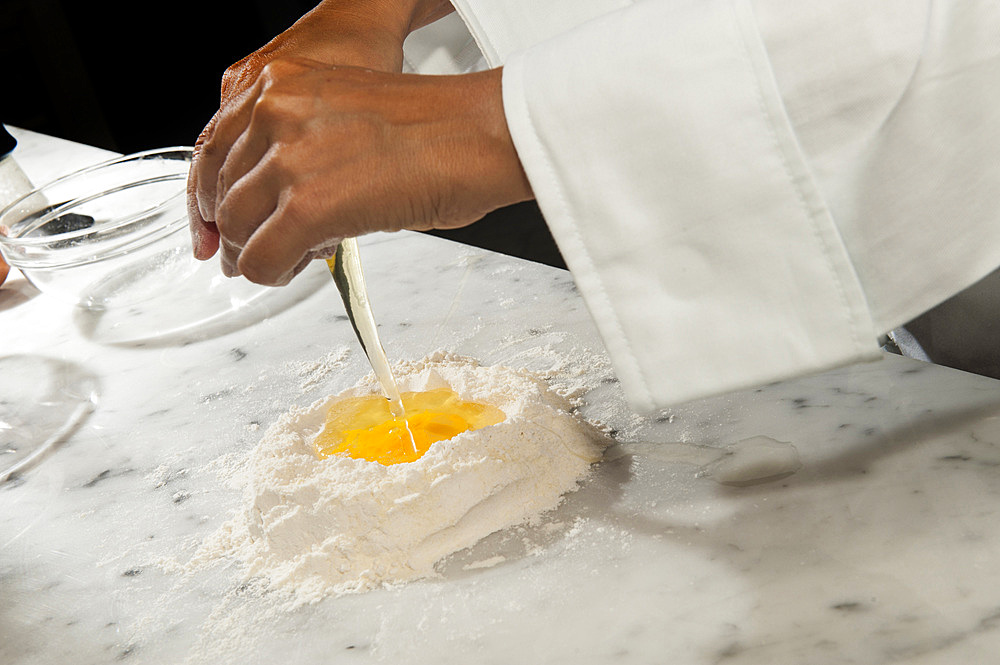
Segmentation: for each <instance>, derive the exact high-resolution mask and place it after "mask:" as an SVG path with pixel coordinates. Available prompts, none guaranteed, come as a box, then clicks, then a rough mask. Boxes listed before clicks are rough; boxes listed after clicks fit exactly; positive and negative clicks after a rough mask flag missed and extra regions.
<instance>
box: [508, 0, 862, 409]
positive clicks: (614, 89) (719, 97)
mask: <svg viewBox="0 0 1000 665" xmlns="http://www.w3.org/2000/svg"><path fill="white" fill-rule="evenodd" d="M503 94H504V104H505V112H506V114H507V120H508V124H509V126H510V130H511V134H512V136H513V138H514V142H515V145H516V147H517V150H518V153H519V156H520V158H521V161H522V163H523V164H524V168H525V171H526V172H527V174H528V177H529V179H530V181H531V184H532V187H533V188H534V191H535V194H536V197H537V198H538V202H539V205H540V207H541V209H542V211H543V213H544V215H545V218H546V220H547V222H548V223H549V226H550V228H551V230H552V233H553V235H554V237H555V238H556V241H557V243H558V244H559V248H560V250H561V252H562V253H563V256H564V257H565V259H566V262H567V264H568V265H569V267H570V269H571V270H572V272H573V274H574V277H575V279H576V281H577V285H578V286H579V288H580V291H581V293H582V294H583V296H584V298H585V300H586V302H587V305H588V307H589V308H590V311H591V314H592V315H593V317H594V319H595V321H596V323H597V326H598V328H599V330H600V332H601V335H602V337H603V339H604V341H605V343H606V345H607V348H608V351H609V354H610V355H611V358H612V361H613V362H614V364H615V367H616V370H617V371H618V374H619V377H620V379H621V381H622V384H623V386H624V388H625V392H626V395H627V397H628V399H629V402H630V404H631V406H632V407H633V408H635V409H637V410H640V411H648V410H651V409H655V408H661V407H664V406H667V405H670V404H676V403H679V402H683V401H687V400H690V399H695V398H699V397H704V396H707V395H711V394H716V393H721V392H726V391H729V390H734V389H738V388H744V387H749V386H754V385H760V384H762V383H766V382H771V381H775V380H780V379H783V378H788V377H791V376H795V375H801V374H805V373H810V372H818V371H822V370H826V369H829V368H832V367H836V366H839V365H843V364H847V363H851V362H855V361H858V360H866V359H873V358H877V357H878V350H877V344H876V341H875V337H876V336H875V331H874V327H873V324H872V320H871V315H870V313H869V311H868V306H867V303H866V301H865V297H864V294H863V291H862V288H861V285H860V283H859V280H858V277H857V274H856V273H855V270H854V267H853V265H852V262H851V260H850V256H849V255H848V252H847V250H846V248H845V246H844V243H843V240H842V238H841V236H840V233H839V231H838V229H837V227H836V225H835V224H834V222H833V219H832V218H831V215H830V214H829V211H828V210H827V207H826V204H825V203H824V201H823V199H822V197H821V196H820V194H819V191H818V189H817V187H816V184H815V182H814V180H813V177H812V174H811V173H810V171H809V168H808V166H807V164H806V161H805V159H804V157H803V155H802V151H801V149H800V147H799V146H798V144H797V141H796V138H795V134H794V132H793V130H792V127H791V125H790V123H789V121H788V118H787V116H786V114H785V112H784V108H783V105H782V101H781V97H780V95H779V93H778V90H777V87H776V85H775V83H774V79H773V76H772V74H771V70H770V64H769V62H768V58H767V54H766V51H765V49H764V46H763V44H762V42H761V39H760V36H759V34H758V31H757V28H756V25H755V22H754V19H753V15H752V11H751V9H750V7H749V5H748V4H747V3H746V2H741V1H739V0H735V1H734V0H710V1H706V2H700V3H684V4H683V5H680V6H678V4H677V3H648V2H647V3H637V4H635V5H633V6H631V7H629V8H628V9H625V10H622V11H618V12H614V13H612V14H608V15H605V16H603V17H601V18H599V19H596V20H593V21H590V22H588V23H586V24H584V25H582V26H580V27H578V28H576V29H574V30H572V31H570V32H567V33H564V34H562V35H559V36H557V37H555V38H553V39H550V40H547V41H545V42H543V43H540V44H537V45H535V46H533V47H531V48H529V49H526V50H524V51H520V52H518V53H514V54H512V55H511V56H510V57H509V58H508V59H507V62H506V65H505V69H504V89H503Z"/></svg>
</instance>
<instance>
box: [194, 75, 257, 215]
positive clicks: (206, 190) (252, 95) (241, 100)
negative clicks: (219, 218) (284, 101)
mask: <svg viewBox="0 0 1000 665" xmlns="http://www.w3.org/2000/svg"><path fill="white" fill-rule="evenodd" d="M260 88H261V82H260V80H259V79H258V81H257V83H255V84H254V86H253V87H252V88H250V89H249V90H248V91H246V92H245V93H243V94H241V95H239V96H238V97H237V98H236V99H235V100H234V101H233V102H231V103H229V104H226V105H225V106H223V107H222V108H221V109H219V112H218V113H217V114H216V115H215V117H214V118H213V121H212V122H210V123H209V125H208V126H207V127H206V128H205V131H204V141H203V142H202V146H201V150H200V151H198V153H197V155H196V156H195V159H194V161H193V162H192V165H191V169H192V171H194V181H195V182H194V184H195V197H196V200H197V203H198V213H199V214H200V215H201V218H202V219H203V220H205V221H209V222H214V221H216V219H215V216H216V213H215V208H216V205H217V203H218V200H219V196H218V183H219V172H220V171H221V170H222V167H223V165H224V164H225V163H226V159H227V157H228V156H229V152H230V150H231V149H232V147H233V145H234V144H235V143H236V142H237V140H239V138H240V136H241V135H242V134H243V133H244V132H245V131H246V130H247V127H248V126H249V124H250V119H251V117H252V116H253V109H254V104H255V102H256V100H257V97H258V94H259V91H260Z"/></svg>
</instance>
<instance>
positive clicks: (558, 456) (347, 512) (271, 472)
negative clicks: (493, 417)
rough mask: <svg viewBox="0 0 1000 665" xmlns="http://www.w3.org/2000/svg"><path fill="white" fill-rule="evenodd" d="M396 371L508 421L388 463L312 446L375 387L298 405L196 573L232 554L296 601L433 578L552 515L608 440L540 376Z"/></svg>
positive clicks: (441, 364)
mask: <svg viewBox="0 0 1000 665" xmlns="http://www.w3.org/2000/svg"><path fill="white" fill-rule="evenodd" d="M393 369H394V372H395V373H396V376H397V380H398V382H399V384H400V389H401V390H403V391H411V390H430V389H434V388H442V387H448V388H451V389H452V390H454V391H455V392H457V393H458V394H459V396H460V397H462V398H463V399H469V400H475V401H480V402H487V403H489V404H492V405H494V406H496V407H498V408H499V409H501V410H502V411H503V412H504V414H505V415H506V419H505V420H504V421H503V422H502V423H499V424H497V425H494V426H491V427H487V428H484V429H480V430H476V431H469V432H465V433H463V434H460V435H458V436H456V437H454V438H453V439H450V440H447V441H441V442H438V443H436V444H434V445H433V446H432V447H431V448H430V450H429V451H428V452H427V453H426V454H425V455H424V456H423V457H421V458H420V459H418V460H417V461H415V462H411V463H409V464H395V465H390V466H383V465H381V464H378V463H375V462H367V461H364V460H356V459H352V458H348V457H339V456H337V457H332V458H328V459H319V458H317V456H316V454H315V452H314V450H313V447H312V445H311V440H312V438H313V437H314V436H315V435H316V434H317V433H318V432H319V431H320V430H321V429H322V426H323V421H324V418H325V415H326V411H327V408H328V406H329V405H330V403H331V402H332V401H333V400H335V399H338V398H342V397H346V396H353V395H362V394H369V393H371V392H374V391H375V390H376V388H375V385H374V380H373V379H366V380H365V381H363V382H362V383H361V384H359V385H358V386H356V387H354V388H352V389H350V390H348V391H345V392H344V393H341V394H340V395H337V396H333V397H329V398H326V399H323V400H320V401H317V402H315V403H314V404H312V405H311V406H309V407H307V408H293V409H292V410H291V411H289V412H288V413H286V414H285V415H283V416H282V417H281V418H280V419H279V420H278V421H277V422H276V423H275V424H274V425H272V426H271V427H270V428H269V429H268V430H267V432H266V433H265V435H264V437H263V438H262V440H261V441H260V443H259V444H258V446H257V447H256V449H254V450H253V452H252V453H251V457H250V459H249V461H248V463H247V464H246V465H245V467H244V470H243V471H242V473H241V476H240V477H239V478H237V479H236V480H237V481H238V482H239V483H240V484H241V485H242V486H243V488H244V496H243V502H242V505H241V507H240V509H239V510H238V511H237V513H236V515H235V516H234V517H233V518H232V519H231V520H230V521H229V522H227V523H226V524H225V525H224V526H223V527H222V528H221V529H220V530H219V531H218V532H217V533H216V534H214V535H213V536H212V537H210V539H209V540H208V541H207V542H206V543H205V544H204V545H203V546H202V547H201V549H200V550H199V551H198V552H197V553H196V555H195V557H194V560H193V561H192V562H191V565H192V566H200V565H203V564H211V563H214V562H217V561H219V560H223V559H232V558H234V559H236V560H237V561H238V562H239V563H240V564H241V566H242V571H243V573H244V575H245V576H246V578H247V579H252V578H260V579H263V580H266V582H267V584H268V586H269V588H272V589H284V590H288V591H290V592H291V593H292V594H293V596H294V603H295V604H302V603H307V602H314V601H316V600H319V599H321V598H323V597H324V596H326V595H330V594H341V593H351V592H359V591H365V590H368V589H371V588H374V587H378V586H384V585H393V584H397V583H401V582H405V581H408V580H413V579H418V578H423V577H429V576H433V575H435V568H434V565H435V563H437V562H438V561H440V560H441V559H442V558H444V557H446V556H447V555H449V554H451V553H453V552H456V551H458V550H461V549H463V548H466V547H469V546H471V545H473V544H475V543H476V542H477V541H479V540H480V539H481V538H483V537H484V536H486V535H488V534H490V533H493V532H494V531H498V530H500V529H503V528H505V527H508V526H511V525H515V524H519V523H523V522H526V521H530V520H531V519H533V518H535V517H537V516H538V515H539V514H540V513H542V512H544V511H547V510H550V509H552V508H554V507H555V506H557V505H558V504H559V502H560V500H561V497H562V495H563V494H565V493H566V492H568V491H571V490H573V489H575V488H576V486H577V482H578V481H579V480H580V478H581V477H583V476H584V475H585V474H586V473H587V471H588V469H589V468H590V466H591V464H593V463H594V462H595V461H597V460H598V459H599V458H600V455H601V452H602V450H603V447H604V445H605V443H606V441H605V440H604V438H603V437H602V435H601V434H600V433H599V432H597V431H596V430H595V429H594V428H593V427H592V426H590V425H588V424H587V423H585V422H583V421H582V420H580V419H579V418H577V417H575V416H574V415H572V414H571V413H570V409H571V404H570V403H569V402H568V401H567V400H566V399H565V398H563V397H560V396H559V395H557V394H556V393H555V392H553V391H552V390H550V389H549V388H548V386H547V384H546V383H545V382H544V381H543V380H542V378H541V377H540V376H539V375H538V374H533V373H530V372H526V371H521V370H513V369H508V368H504V367H483V366H480V365H478V364H477V363H476V362H475V361H472V360H470V359H468V358H460V357H456V356H452V355H448V354H443V353H438V354H435V355H433V356H430V357H428V358H425V359H423V360H421V361H417V362H408V363H400V364H398V365H396V366H395V367H394V368H393Z"/></svg>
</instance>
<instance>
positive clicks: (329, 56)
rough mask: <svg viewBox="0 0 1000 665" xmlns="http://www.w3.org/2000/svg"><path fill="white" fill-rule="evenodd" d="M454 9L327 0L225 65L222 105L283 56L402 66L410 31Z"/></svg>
mask: <svg viewBox="0 0 1000 665" xmlns="http://www.w3.org/2000/svg"><path fill="white" fill-rule="evenodd" d="M452 11H454V7H452V5H451V3H450V2H449V0H323V1H322V2H320V3H319V4H318V5H317V6H316V7H315V8H314V9H312V10H311V11H310V12H308V13H307V14H306V15H305V16H303V17H302V18H301V19H299V20H298V21H296V22H295V24H294V25H293V26H292V27H290V28H289V29H288V30H286V31H284V32H283V33H281V34H280V35H278V36H277V37H275V38H274V39H272V40H271V41H270V42H268V43H267V44H265V45H264V46H263V47H261V48H260V49H258V50H257V51H254V52H253V53H251V54H250V55H248V56H246V57H245V58H243V59H242V60H240V61H239V62H237V63H235V64H233V65H232V66H230V67H229V68H228V69H227V70H226V71H225V73H224V74H223V76H222V92H221V100H220V104H219V109H220V110H221V109H222V108H224V107H225V106H226V105H227V104H229V103H231V102H233V101H234V100H236V98H237V97H239V96H240V95H241V94H243V93H244V92H246V91H247V90H248V89H249V88H250V87H251V86H253V84H254V83H255V82H256V80H257V77H258V76H260V73H261V72H262V71H263V70H264V68H265V67H266V66H267V65H268V64H269V63H270V62H273V61H275V60H279V59H282V58H307V59H310V60H315V61H317V62H320V63H324V64H327V65H345V66H354V67H364V68H367V69H375V70H379V71H387V72H389V71H395V72H398V71H400V70H401V68H402V62H403V40H405V39H406V36H407V35H408V34H409V33H410V32H412V31H413V30H415V29H417V28H420V27H422V26H424V25H428V24H430V23H432V22H433V21H436V20H437V19H439V18H441V17H443V16H446V15H447V14H449V13H451V12H452ZM218 116H219V114H218V113H216V114H215V116H213V117H212V119H211V120H210V121H209V123H208V125H207V126H206V127H205V129H204V130H203V131H202V133H201V135H200V136H199V137H198V140H197V141H196V142H195V145H194V159H195V161H197V160H198V156H199V153H200V152H201V148H202V145H203V144H204V141H205V139H206V137H207V136H208V135H209V134H210V133H212V131H213V130H214V128H215V125H216V123H217V122H218ZM197 173H198V170H196V169H192V175H191V177H190V178H189V179H188V203H189V207H188V214H189V217H190V220H191V234H192V239H193V241H194V254H195V256H196V257H197V258H200V259H207V258H209V257H211V256H212V255H213V254H215V252H216V250H217V248H218V242H219V236H218V231H217V229H216V228H215V225H214V224H213V223H212V222H210V221H207V220H205V219H204V218H203V217H202V215H201V213H200V210H199V208H198V206H197V205H194V203H195V201H196V196H195V192H196V191H197V190H198V182H197V180H196V179H195V178H196V176H197Z"/></svg>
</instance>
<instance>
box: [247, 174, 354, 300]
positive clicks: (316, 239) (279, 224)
mask: <svg viewBox="0 0 1000 665" xmlns="http://www.w3.org/2000/svg"><path fill="white" fill-rule="evenodd" d="M285 194H287V196H282V197H281V200H280V201H279V203H278V205H277V207H276V208H275V210H274V212H273V214H272V215H271V216H270V217H268V218H267V219H266V220H264V222H263V223H262V224H261V225H260V226H259V227H258V228H257V230H256V231H255V232H254V233H253V235H252V236H250V238H249V239H248V240H247V242H246V244H245V245H244V247H243V248H242V251H241V252H240V253H239V257H238V259H237V267H238V270H239V272H240V274H242V275H244V276H245V277H246V278H247V279H249V280H250V281H252V282H256V283H258V284H267V285H271V286H278V285H282V284H287V283H288V281H289V280H291V279H292V277H294V276H295V275H297V274H298V273H299V272H301V271H302V270H303V269H304V268H305V267H306V265H308V264H309V262H310V261H312V260H313V259H315V258H319V257H323V258H329V257H331V256H333V254H334V253H335V252H336V249H337V245H338V244H339V243H340V241H341V238H340V237H333V236H330V235H329V231H328V230H327V229H326V227H327V226H328V224H324V221H327V220H325V218H324V217H323V214H322V211H324V210H325V209H326V206H325V205H322V204H318V205H317V202H316V199H315V197H314V196H295V195H294V194H292V190H286V192H285Z"/></svg>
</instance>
